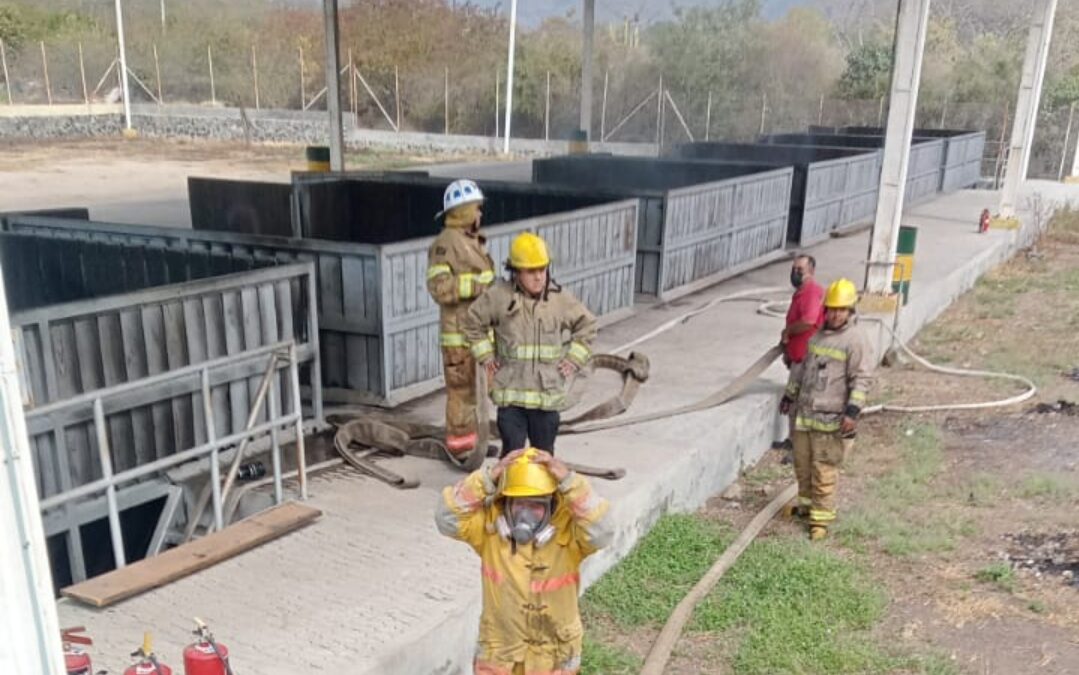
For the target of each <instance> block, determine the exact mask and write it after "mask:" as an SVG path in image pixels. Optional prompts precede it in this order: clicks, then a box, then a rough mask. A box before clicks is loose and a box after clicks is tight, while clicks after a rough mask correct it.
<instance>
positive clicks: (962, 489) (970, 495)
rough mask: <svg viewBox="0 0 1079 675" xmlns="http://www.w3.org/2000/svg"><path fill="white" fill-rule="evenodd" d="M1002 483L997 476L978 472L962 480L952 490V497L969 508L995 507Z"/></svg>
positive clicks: (1001, 489) (1002, 489)
mask: <svg viewBox="0 0 1079 675" xmlns="http://www.w3.org/2000/svg"><path fill="white" fill-rule="evenodd" d="M1003 492H1004V482H1003V481H1002V480H1001V479H1000V477H999V476H996V475H994V474H991V473H985V472H984V471H979V472H978V473H975V474H972V475H970V476H968V477H966V478H964V479H962V480H961V481H960V482H959V483H958V484H957V485H956V486H955V488H954V489H953V490H952V497H953V498H954V499H955V500H956V501H962V502H964V503H967V504H969V505H971V506H996V503H997V500H999V499H1000V495H1001V493H1003Z"/></svg>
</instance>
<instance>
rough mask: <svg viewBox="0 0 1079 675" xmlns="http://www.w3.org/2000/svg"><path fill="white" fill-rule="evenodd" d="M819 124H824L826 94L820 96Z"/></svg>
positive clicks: (818, 108)
mask: <svg viewBox="0 0 1079 675" xmlns="http://www.w3.org/2000/svg"><path fill="white" fill-rule="evenodd" d="M817 124H824V94H821V95H820V105H819V106H818V107H817Z"/></svg>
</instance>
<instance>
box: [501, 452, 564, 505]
mask: <svg viewBox="0 0 1079 675" xmlns="http://www.w3.org/2000/svg"><path fill="white" fill-rule="evenodd" d="M535 456H536V450H535V448H529V449H528V450H526V451H525V453H524V454H523V455H521V456H520V457H518V458H517V459H515V460H513V462H512V463H511V464H510V465H509V466H507V467H506V471H505V473H504V474H503V476H502V493H501V494H502V496H503V497H545V496H547V495H551V494H554V492H555V490H557V489H558V482H557V481H556V480H555V479H554V476H552V475H551V472H550V471H548V470H547V467H546V466H544V465H542V464H535V463H534V462H533V461H532V459H533V458H534V457H535Z"/></svg>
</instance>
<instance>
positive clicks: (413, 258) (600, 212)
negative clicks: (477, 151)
mask: <svg viewBox="0 0 1079 675" xmlns="http://www.w3.org/2000/svg"><path fill="white" fill-rule="evenodd" d="M637 217H638V215H637V202H636V201H635V200H630V201H622V202H615V203H612V204H608V205H604V206H597V207H592V208H587V209H580V210H577V211H570V212H567V213H563V214H557V215H551V216H542V217H539V218H531V219H527V220H522V221H518V222H516V223H513V224H511V225H500V226H497V227H493V228H490V229H488V230H486V234H487V246H488V250H489V251H490V254H491V257H492V258H493V259H494V260H496V261H504V260H506V259H507V258H508V257H509V245H510V241H511V240H512V239H513V237H514V236H516V235H517V234H518V233H520V232H524V231H526V230H527V231H532V232H536V233H537V234H539V235H540V236H541V237H543V238H544V239H545V240H546V241H547V246H548V248H549V250H550V254H551V259H552V265H553V266H552V273H553V275H554V277H555V278H556V279H557V280H558V282H559V283H561V284H563V285H564V286H565V287H566V288H567V289H569V290H570V291H572V292H574V293H575V294H576V295H577V296H578V297H579V298H580V299H581V301H582V302H584V303H585V304H586V305H587V306H588V307H589V309H590V310H591V311H592V312H594V313H595V314H596V315H597V316H604V315H607V314H612V313H614V312H618V311H621V310H625V309H629V308H630V307H632V304H633V287H632V284H633V280H634V275H633V269H634V265H635V260H636V241H637ZM432 240H433V238H431V237H428V238H425V239H415V240H411V241H408V242H403V243H400V244H390V245H386V246H383V247H382V248H381V255H382V272H383V273H382V279H381V287H382V299H383V309H382V316H383V331H384V335H385V341H384V344H385V347H386V353H385V355H384V358H385V363H386V369H385V372H386V375H387V381H386V385H385V386H386V389H385V392H386V396H387V397H390V398H393V397H395V396H397V395H398V394H400V392H401V390H403V389H406V388H408V387H414V386H417V385H422V384H425V383H430V382H432V381H433V380H435V379H436V378H438V377H440V376H441V374H442V372H441V370H442V365H441V356H440V353H439V346H438V307H437V305H435V303H434V302H433V301H432V300H431V297H430V295H429V294H428V292H427V287H426V286H427V249H428V248H429V247H430V245H431V241H432Z"/></svg>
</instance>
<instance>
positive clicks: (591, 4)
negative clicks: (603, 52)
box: [581, 0, 596, 141]
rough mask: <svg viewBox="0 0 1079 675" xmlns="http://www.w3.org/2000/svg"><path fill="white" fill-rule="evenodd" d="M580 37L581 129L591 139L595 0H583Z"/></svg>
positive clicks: (586, 138) (586, 137) (587, 138)
mask: <svg viewBox="0 0 1079 675" xmlns="http://www.w3.org/2000/svg"><path fill="white" fill-rule="evenodd" d="M581 18H582V22H583V24H582V25H583V27H582V30H583V34H582V36H581V37H582V39H581V129H582V130H583V131H584V134H585V140H589V141H590V140H592V51H593V49H592V46H593V43H594V41H595V32H596V0H584V14H583V15H582V17H581Z"/></svg>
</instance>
